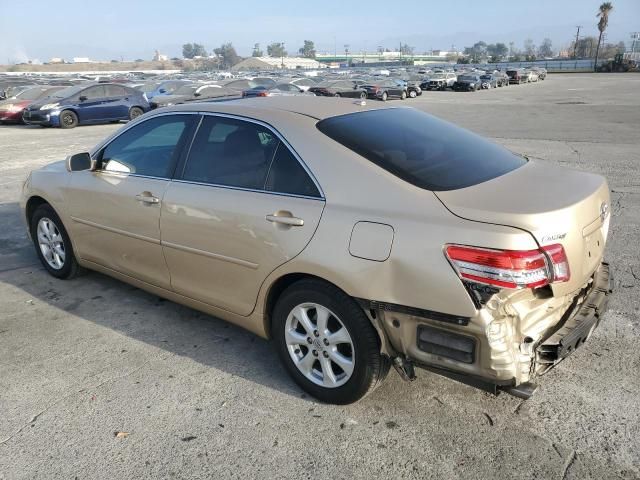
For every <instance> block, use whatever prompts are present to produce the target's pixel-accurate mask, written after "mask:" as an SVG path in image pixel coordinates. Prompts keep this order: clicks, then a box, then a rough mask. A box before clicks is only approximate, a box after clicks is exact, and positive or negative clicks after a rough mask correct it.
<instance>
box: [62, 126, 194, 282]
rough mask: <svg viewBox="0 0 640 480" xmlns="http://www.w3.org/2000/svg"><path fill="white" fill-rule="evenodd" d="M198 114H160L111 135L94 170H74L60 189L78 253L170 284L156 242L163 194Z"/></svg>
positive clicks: (149, 278) (96, 158)
mask: <svg viewBox="0 0 640 480" xmlns="http://www.w3.org/2000/svg"><path fill="white" fill-rule="evenodd" d="M197 118H199V117H198V116H197V115H188V114H180V115H178V114H171V115H160V116H156V117H152V118H150V119H148V120H145V121H143V122H141V123H138V124H137V125H134V126H133V127H131V128H129V129H127V130H125V131H124V132H123V133H121V134H120V135H118V136H117V137H115V138H114V139H113V140H111V141H110V142H109V143H108V144H107V145H106V146H105V147H103V148H102V149H101V150H100V151H99V152H98V153H97V154H96V155H94V158H95V160H96V162H97V167H98V168H97V169H96V170H95V171H83V172H74V173H73V174H72V175H71V180H70V182H69V185H68V187H67V190H66V192H65V200H66V201H67V202H68V205H69V210H70V213H71V217H72V220H73V223H72V236H73V239H74V247H75V248H76V250H77V254H78V255H79V256H80V258H82V259H84V260H88V261H90V262H93V263H96V264H99V265H102V266H104V267H107V268H109V269H111V270H114V271H117V272H120V273H123V274H125V275H129V276H131V277H134V278H137V279H139V280H142V281H144V282H146V283H150V284H152V285H156V286H159V287H163V288H167V289H168V288H170V282H169V271H168V269H167V266H166V263H165V260H164V257H163V255H162V247H161V245H160V209H161V205H162V197H163V195H164V192H165V190H166V188H167V185H168V184H169V180H170V178H171V176H172V174H173V171H174V169H175V165H176V162H177V159H178V157H179V156H180V155H181V153H182V151H183V150H182V149H183V146H184V145H185V144H186V142H187V139H189V140H190V135H191V134H192V133H193V131H192V130H191V126H192V123H193V121H194V119H197Z"/></svg>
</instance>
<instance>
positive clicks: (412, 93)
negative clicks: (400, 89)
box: [409, 90, 418, 98]
mask: <svg viewBox="0 0 640 480" xmlns="http://www.w3.org/2000/svg"><path fill="white" fill-rule="evenodd" d="M409 96H410V97H411V98H416V97H417V96H418V93H417V92H416V91H415V90H411V91H410V92H409Z"/></svg>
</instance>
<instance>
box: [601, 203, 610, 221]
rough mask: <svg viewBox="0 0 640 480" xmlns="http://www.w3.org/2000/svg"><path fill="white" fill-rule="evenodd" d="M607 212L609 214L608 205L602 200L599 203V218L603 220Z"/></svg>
mask: <svg viewBox="0 0 640 480" xmlns="http://www.w3.org/2000/svg"><path fill="white" fill-rule="evenodd" d="M608 214H609V205H607V202H602V203H601V204H600V220H601V221H603V222H604V221H605V219H606V218H607V215H608Z"/></svg>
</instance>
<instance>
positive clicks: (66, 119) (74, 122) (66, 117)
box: [59, 110, 78, 128]
mask: <svg viewBox="0 0 640 480" xmlns="http://www.w3.org/2000/svg"><path fill="white" fill-rule="evenodd" d="M59 118H60V128H75V127H77V126H78V116H77V115H76V114H75V113H74V112H72V111H71V110H63V111H62V112H60V117H59Z"/></svg>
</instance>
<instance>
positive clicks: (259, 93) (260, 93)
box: [257, 92, 268, 97]
mask: <svg viewBox="0 0 640 480" xmlns="http://www.w3.org/2000/svg"><path fill="white" fill-rule="evenodd" d="M257 96H258V97H267V96H268V94H267V92H258V95H257Z"/></svg>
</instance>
